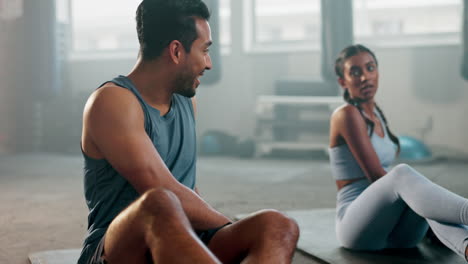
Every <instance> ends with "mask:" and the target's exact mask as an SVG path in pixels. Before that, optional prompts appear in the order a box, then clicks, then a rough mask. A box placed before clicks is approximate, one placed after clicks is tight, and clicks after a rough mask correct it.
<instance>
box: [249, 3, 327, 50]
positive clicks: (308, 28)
mask: <svg viewBox="0 0 468 264" xmlns="http://www.w3.org/2000/svg"><path fill="white" fill-rule="evenodd" d="M245 5H246V6H247V7H248V8H247V10H248V11H247V12H248V13H249V14H245V15H250V16H251V17H252V19H250V21H251V25H247V27H251V30H250V31H249V32H247V34H248V35H247V43H246V44H247V49H248V50H254V51H262V50H263V51H269V50H279V51H284V50H287V51H291V50H297V49H319V48H320V38H321V33H320V32H321V15H320V0H246V1H245Z"/></svg>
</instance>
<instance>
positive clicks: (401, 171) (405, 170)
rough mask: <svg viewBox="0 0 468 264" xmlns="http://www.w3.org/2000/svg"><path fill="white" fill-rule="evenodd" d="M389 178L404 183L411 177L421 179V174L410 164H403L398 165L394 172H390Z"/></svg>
mask: <svg viewBox="0 0 468 264" xmlns="http://www.w3.org/2000/svg"><path fill="white" fill-rule="evenodd" d="M387 176H390V177H391V178H393V179H394V180H395V181H397V182H402V181H405V179H408V178H409V177H420V174H419V173H417V171H416V170H414V169H413V168H412V167H411V166H409V165H408V164H404V163H402V164H398V165H396V166H395V167H394V168H393V169H392V170H390V171H389V172H388V175H387Z"/></svg>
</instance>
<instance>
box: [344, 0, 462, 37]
mask: <svg viewBox="0 0 468 264" xmlns="http://www.w3.org/2000/svg"><path fill="white" fill-rule="evenodd" d="M353 8H354V10H353V17H354V35H355V39H356V42H363V43H369V42H370V43H373V44H377V45H392V44H393V45H411V44H415V45H421V44H423V45H427V44H435V43H441V44H450V43H458V42H459V38H460V32H461V26H462V12H461V10H462V1H461V0H411V1H407V0H393V1H388V0H354V2H353Z"/></svg>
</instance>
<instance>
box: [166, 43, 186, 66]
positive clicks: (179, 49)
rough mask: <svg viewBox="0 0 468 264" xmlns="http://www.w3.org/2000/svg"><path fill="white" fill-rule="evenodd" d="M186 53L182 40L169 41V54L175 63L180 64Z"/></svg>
mask: <svg viewBox="0 0 468 264" xmlns="http://www.w3.org/2000/svg"><path fill="white" fill-rule="evenodd" d="M184 55H185V50H184V46H183V45H182V43H180V41H178V40H173V41H171V43H169V56H170V57H171V60H172V61H173V62H174V63H175V64H179V63H180V62H181V59H183V56H184Z"/></svg>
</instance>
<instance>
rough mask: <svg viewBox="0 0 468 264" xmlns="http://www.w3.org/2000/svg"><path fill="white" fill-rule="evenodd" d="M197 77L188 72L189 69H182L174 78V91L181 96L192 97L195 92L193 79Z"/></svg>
mask: <svg viewBox="0 0 468 264" xmlns="http://www.w3.org/2000/svg"><path fill="white" fill-rule="evenodd" d="M196 78H197V77H196V76H193V75H192V74H190V73H189V71H184V72H182V73H180V75H179V76H178V77H177V79H176V80H175V93H176V94H180V95H182V96H185V97H188V98H192V97H194V96H195V94H196V90H195V87H194V85H195V79H196Z"/></svg>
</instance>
